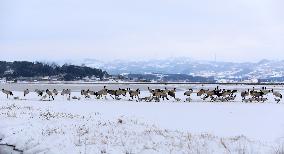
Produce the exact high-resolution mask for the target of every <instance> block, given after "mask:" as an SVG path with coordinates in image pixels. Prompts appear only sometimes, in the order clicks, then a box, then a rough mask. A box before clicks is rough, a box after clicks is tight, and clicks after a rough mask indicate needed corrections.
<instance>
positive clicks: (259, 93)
mask: <svg viewBox="0 0 284 154" xmlns="http://www.w3.org/2000/svg"><path fill="white" fill-rule="evenodd" d="M148 91H149V96H147V97H140V89H130V88H127V89H121V88H119V89H116V90H112V89H107V88H106V86H104V87H103V89H101V90H99V91H92V90H90V89H83V90H81V97H84V98H91V96H94V97H95V98H97V99H107V96H110V97H111V98H113V99H116V100H120V99H121V97H127V96H129V100H136V101H146V102H152V101H155V102H160V100H161V99H162V100H165V99H166V100H169V99H173V100H175V101H181V98H178V97H176V88H173V89H167V88H164V89H151V88H150V87H148ZM2 92H3V93H4V94H5V95H6V96H7V98H9V96H13V92H12V91H9V90H6V89H2ZM34 92H35V93H36V94H37V95H38V96H39V97H41V100H46V99H48V100H49V101H50V100H54V99H55V96H57V95H58V94H59V93H60V94H61V95H62V96H67V100H71V99H77V100H80V99H81V97H77V96H73V97H71V89H63V90H62V91H61V92H59V91H58V90H56V89H53V90H49V89H46V90H39V89H36V90H35V91H34ZM29 93H30V90H29V89H26V90H24V97H26V96H27V95H28V94H29ZM193 93H196V95H197V96H199V97H200V98H201V99H202V100H207V101H211V102H228V101H234V100H235V99H236V96H237V93H238V90H229V89H220V88H219V86H217V87H216V88H215V89H213V90H210V89H200V90H198V91H196V92H194V91H193V89H188V90H187V91H185V92H184V94H183V95H184V96H186V99H185V101H184V102H190V101H192V99H191V96H192V94H193ZM269 93H271V94H272V95H273V96H274V100H275V101H276V102H277V103H279V102H280V101H281V99H282V94H281V93H280V92H278V91H274V90H273V89H270V90H268V89H267V88H266V87H262V88H261V89H260V90H256V89H255V88H254V87H253V88H252V89H248V90H247V91H241V93H240V94H241V97H242V101H243V102H246V103H248V102H265V101H267V100H268V98H267V95H268V94H269ZM14 99H19V97H14Z"/></svg>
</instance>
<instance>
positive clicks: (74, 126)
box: [0, 84, 284, 154]
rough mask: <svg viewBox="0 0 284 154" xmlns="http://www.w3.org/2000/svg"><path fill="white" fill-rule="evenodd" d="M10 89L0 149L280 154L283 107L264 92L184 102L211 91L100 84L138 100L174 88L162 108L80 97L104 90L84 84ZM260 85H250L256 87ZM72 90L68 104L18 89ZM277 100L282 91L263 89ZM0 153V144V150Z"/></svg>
mask: <svg viewBox="0 0 284 154" xmlns="http://www.w3.org/2000/svg"><path fill="white" fill-rule="evenodd" d="M0 86H1V89H2V88H4V89H7V90H12V91H13V92H14V96H13V97H19V100H15V99H13V97H10V98H9V99H7V98H6V96H5V95H4V94H3V93H0V139H1V141H0V143H1V144H9V145H14V146H15V148H16V149H19V150H21V151H23V152H24V153H27V154H33V153H47V154H57V153H60V154H61V153H68V154H72V153H74V154H77V153H78V154H79V153H82V154H83V153H115V154H117V153H118V154H119V153H122V154H131V153H142V154H144V153H145V154H148V153H162V154H164V153H202V154H203V153H216V154H220V153H249V154H251V153H261V154H262V153H263V154H267V153H279V154H281V153H284V120H283V117H284V101H283V100H281V101H280V103H278V104H277V103H276V102H275V101H274V96H273V95H272V94H269V95H268V96H267V97H268V99H269V100H268V101H267V102H265V103H244V102H242V101H241V96H240V91H245V90H247V89H248V88H252V87H253V86H251V85H220V88H226V89H237V90H238V91H239V93H238V94H237V98H236V100H235V101H230V102H209V101H204V100H202V99H201V98H200V97H197V96H196V93H194V94H192V102H184V101H185V99H186V97H185V96H183V93H184V92H185V90H186V89H188V88H192V89H193V90H194V91H195V92H196V91H197V90H199V89H201V88H211V89H214V88H215V87H216V85H125V84H115V85H106V86H107V88H108V89H118V88H128V87H129V88H132V89H136V88H140V90H141V97H144V96H149V95H150V93H149V92H148V91H147V87H148V86H149V87H150V88H152V89H155V88H164V87H167V88H168V89H172V88H177V97H178V98H181V100H182V101H180V102H176V101H175V100H174V99H172V98H170V100H165V101H161V102H136V101H129V96H127V97H121V98H122V99H121V100H113V99H112V98H111V97H109V96H107V99H106V100H105V99H100V100H98V99H96V98H94V97H91V98H84V97H82V96H81V95H80V90H81V89H91V90H95V91H98V90H100V89H102V87H103V86H104V85H88V84H68V85H65V84H40V85H39V84H2V85H0ZM261 87H262V86H261V85H259V86H255V88H256V89H260V88H261ZM27 88H29V89H30V90H31V91H34V90H35V89H47V88H48V89H51V90H52V89H54V88H56V89H58V90H59V91H60V90H62V89H66V88H70V89H72V96H77V97H80V98H81V99H80V100H73V99H71V100H70V101H69V100H67V97H66V96H65V97H64V96H61V95H58V96H55V100H54V101H41V97H39V96H37V95H36V94H35V93H30V94H28V95H27V96H26V97H23V90H24V89H27ZM267 88H269V89H274V90H277V91H279V92H281V93H282V94H283V92H284V91H283V90H284V88H283V86H267ZM0 153H1V146H0Z"/></svg>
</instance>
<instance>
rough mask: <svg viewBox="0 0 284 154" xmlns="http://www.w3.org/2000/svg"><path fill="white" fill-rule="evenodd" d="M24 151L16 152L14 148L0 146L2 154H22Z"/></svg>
mask: <svg viewBox="0 0 284 154" xmlns="http://www.w3.org/2000/svg"><path fill="white" fill-rule="evenodd" d="M22 153H23V152H22V151H19V150H15V149H14V147H13V146H10V145H1V144H0V154H22Z"/></svg>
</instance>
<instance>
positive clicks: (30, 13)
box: [0, 0, 284, 62]
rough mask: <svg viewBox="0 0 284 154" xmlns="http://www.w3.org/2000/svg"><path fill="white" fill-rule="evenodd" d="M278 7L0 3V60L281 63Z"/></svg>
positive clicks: (160, 0)
mask: <svg viewBox="0 0 284 154" xmlns="http://www.w3.org/2000/svg"><path fill="white" fill-rule="evenodd" d="M283 8H284V1H283V0H236V1H232V0H198V1H196V0H140V1H138V0H77V1H75V0H44V1H41V0H0V60H31V61H35V60H62V59H83V58H95V59H99V60H112V59H139V60H141V59H148V58H151V59H153V58H167V57H190V58H193V59H200V60H213V59H214V55H215V54H216V56H217V60H220V61H223V60H224V61H240V62H242V61H258V60H260V59H264V58H266V59H276V60H282V59H284V9H283Z"/></svg>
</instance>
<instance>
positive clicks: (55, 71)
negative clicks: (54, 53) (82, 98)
mask: <svg viewBox="0 0 284 154" xmlns="http://www.w3.org/2000/svg"><path fill="white" fill-rule="evenodd" d="M44 76H58V77H60V78H61V79H62V80H65V81H72V80H77V79H82V78H84V77H92V76H95V77H97V78H103V77H104V76H108V73H107V72H106V71H103V70H101V69H97V68H91V67H87V66H76V65H71V64H64V65H62V66H60V65H57V64H55V63H51V64H49V63H42V62H28V61H14V62H6V61H0V77H1V78H4V77H5V78H7V79H17V78H19V77H44Z"/></svg>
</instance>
